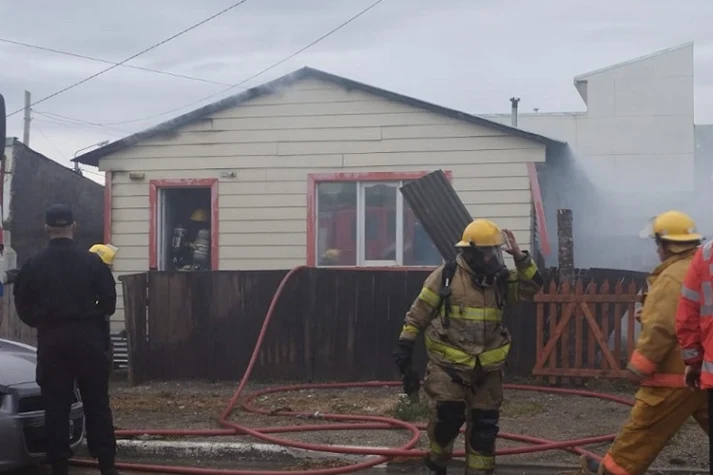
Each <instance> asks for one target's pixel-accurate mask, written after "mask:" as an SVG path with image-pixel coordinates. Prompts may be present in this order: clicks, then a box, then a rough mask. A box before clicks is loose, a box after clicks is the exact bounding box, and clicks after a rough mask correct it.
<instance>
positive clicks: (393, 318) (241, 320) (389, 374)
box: [121, 268, 535, 383]
mask: <svg viewBox="0 0 713 475" xmlns="http://www.w3.org/2000/svg"><path fill="white" fill-rule="evenodd" d="M285 274H286V271H236V272H231V271H218V272H193V273H181V272H175V273H171V272H149V273H147V274H136V275H130V276H123V277H122V278H121V280H122V282H123V285H124V302H125V316H126V326H127V332H128V340H129V371H130V377H131V379H132V381H134V382H137V383H138V382H142V381H147V380H154V379H190V378H202V379H205V378H208V379H213V380H235V379H238V378H240V376H241V375H242V374H243V372H244V370H245V368H246V366H247V363H248V360H249V357H250V354H251V353H252V350H253V347H254V345H255V342H256V339H257V336H258V333H259V330H260V327H261V326H262V323H263V320H264V318H265V314H266V311H267V308H268V306H269V305H270V302H271V300H272V297H273V295H274V294H275V290H276V289H277V286H278V285H279V283H280V281H281V280H282V278H283V277H284V276H285ZM427 275H428V271H399V270H379V271H368V270H330V269H307V268H304V269H301V270H299V271H298V272H297V273H296V274H295V275H294V276H293V278H291V279H290V280H289V281H288V282H287V284H286V286H285V288H284V291H283V292H282V295H281V296H280V297H279V298H278V300H277V302H276V307H275V313H274V315H273V317H272V321H271V323H270V326H269V328H268V331H267V334H266V338H265V342H264V345H263V348H262V352H261V353H260V359H259V361H258V363H257V365H256V368H255V373H254V376H255V379H256V380H262V381H267V380H298V381H319V380H321V381H340V380H353V381H358V380H381V379H386V380H391V379H394V378H396V377H397V374H396V370H395V366H394V364H393V362H392V357H391V352H392V351H393V349H394V343H395V342H396V338H397V337H398V334H399V332H400V330H401V326H402V325H403V319H404V315H405V313H406V312H407V311H408V309H409V307H410V305H411V303H412V302H413V299H414V298H415V297H416V296H417V295H418V293H419V291H420V289H421V286H422V284H423V281H424V279H425V278H426V276H427ZM505 319H506V322H508V323H509V328H510V331H511V333H512V334H513V337H514V339H515V341H516V344H515V345H514V348H513V350H512V351H511V358H510V362H509V364H510V371H511V372H513V373H519V374H523V375H524V374H529V372H530V371H531V369H532V362H533V361H534V357H535V347H534V339H533V338H532V336H531V335H532V334H533V333H534V331H535V319H534V304H529V305H528V304H518V305H513V306H512V307H511V308H508V309H506V317H505ZM414 358H415V363H416V364H417V365H418V367H421V368H423V367H424V364H425V352H424V350H423V345H422V344H419V345H418V350H417V353H416V354H415V357H414Z"/></svg>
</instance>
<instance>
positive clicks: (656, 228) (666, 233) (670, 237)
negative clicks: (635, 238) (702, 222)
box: [640, 210, 703, 242]
mask: <svg viewBox="0 0 713 475" xmlns="http://www.w3.org/2000/svg"><path fill="white" fill-rule="evenodd" d="M640 236H641V237H650V238H658V239H661V240H662V241H671V242H694V241H700V240H702V239H703V235H701V234H698V232H697V231H696V222H695V221H694V220H693V218H691V217H690V216H689V215H687V214H686V213H682V212H681V211H673V210H672V211H666V212H665V213H661V214H659V215H658V216H656V217H654V218H652V219H651V221H650V222H649V225H648V226H647V227H645V228H644V229H643V230H642V231H641V233H640Z"/></svg>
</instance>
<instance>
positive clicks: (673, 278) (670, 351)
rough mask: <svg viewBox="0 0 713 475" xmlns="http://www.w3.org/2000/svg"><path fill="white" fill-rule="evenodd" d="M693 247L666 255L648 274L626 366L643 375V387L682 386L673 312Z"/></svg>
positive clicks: (682, 367)
mask: <svg viewBox="0 0 713 475" xmlns="http://www.w3.org/2000/svg"><path fill="white" fill-rule="evenodd" d="M695 252H696V248H695V247H694V248H692V249H690V250H687V251H684V252H681V253H678V254H674V255H672V256H671V257H669V258H667V259H666V260H664V261H663V262H661V264H659V265H658V267H656V269H654V271H653V272H652V273H651V275H649V278H648V279H647V280H648V284H649V291H648V295H647V297H646V300H645V301H644V306H643V308H642V309H641V334H640V335H639V338H638V339H637V342H636V348H635V350H634V352H633V354H632V355H631V360H630V361H629V364H628V365H627V369H628V370H629V371H631V372H633V373H636V374H637V375H639V376H640V377H642V378H644V381H643V382H642V383H641V384H642V385H643V386H658V387H685V384H684V381H683V371H684V369H685V365H684V363H683V360H682V359H681V350H680V348H679V347H678V342H677V341H676V331H675V322H674V315H675V313H676V306H677V305H678V299H679V295H680V294H681V286H682V284H683V277H684V275H685V273H686V269H688V266H689V265H690V263H691V259H692V258H693V254H694V253H695Z"/></svg>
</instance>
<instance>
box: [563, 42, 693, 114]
mask: <svg viewBox="0 0 713 475" xmlns="http://www.w3.org/2000/svg"><path fill="white" fill-rule="evenodd" d="M691 47H693V41H689V42H687V43H683V44H680V45H678V46H672V47H670V48H666V49H662V50H659V51H654V52H653V53H649V54H645V55H643V56H639V57H636V58H632V59H628V60H626V61H622V62H620V63H615V64H611V65H609V66H605V67H603V68H599V69H595V70H594V71H589V72H587V73H583V74H578V75H577V76H575V77H574V87H576V88H577V91H578V92H579V95H580V96H581V97H582V100H584V103H585V104H586V103H587V80H588V79H589V78H590V77H592V76H595V75H597V74H601V73H605V72H607V71H613V70H615V69H618V68H621V67H624V66H629V65H630V64H635V63H640V62H641V61H645V60H647V59H652V58H656V57H659V56H663V55H666V54H669V53H673V52H674V51H678V50H682V49H686V48H691Z"/></svg>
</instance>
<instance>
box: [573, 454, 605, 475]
mask: <svg viewBox="0 0 713 475" xmlns="http://www.w3.org/2000/svg"><path fill="white" fill-rule="evenodd" d="M579 468H580V469H581V470H582V473H585V474H587V475H597V474H598V473H600V471H599V462H597V461H595V460H594V459H591V458H589V457H587V456H586V455H582V456H581V457H579ZM601 473H605V472H603V471H602V472H601Z"/></svg>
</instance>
